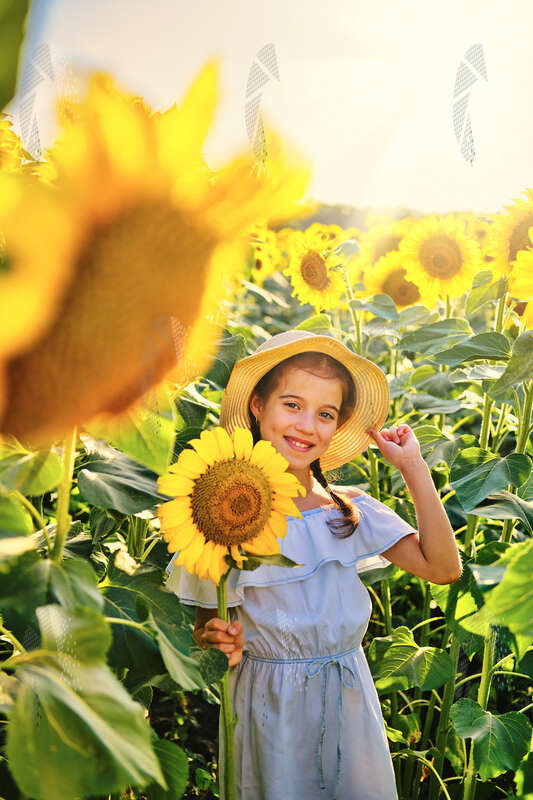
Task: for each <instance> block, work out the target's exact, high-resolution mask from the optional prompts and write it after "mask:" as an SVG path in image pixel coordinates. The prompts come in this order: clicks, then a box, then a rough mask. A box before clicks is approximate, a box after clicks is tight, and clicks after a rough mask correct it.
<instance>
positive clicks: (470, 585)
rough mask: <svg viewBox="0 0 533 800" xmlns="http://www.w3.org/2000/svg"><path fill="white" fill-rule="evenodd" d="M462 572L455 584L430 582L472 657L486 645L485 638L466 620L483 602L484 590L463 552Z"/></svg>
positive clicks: (441, 607) (456, 634) (448, 618)
mask: <svg viewBox="0 0 533 800" xmlns="http://www.w3.org/2000/svg"><path fill="white" fill-rule="evenodd" d="M461 560H462V562H463V564H462V574H461V577H460V578H459V579H458V580H457V581H455V582H454V583H452V584H436V583H430V584H429V590H430V592H431V596H432V598H433V599H434V600H435V602H436V603H437V605H438V606H439V608H440V609H441V611H442V613H443V614H444V616H445V618H446V623H447V625H448V626H449V627H450V629H451V631H452V632H453V634H454V636H455V637H456V638H457V639H459V641H460V642H461V645H462V646H463V649H464V650H465V651H466V652H467V654H468V655H469V656H470V657H471V656H472V654H473V653H475V652H477V651H479V650H482V649H483V639H482V638H481V636H480V635H474V634H479V632H478V631H477V630H476V631H473V632H472V631H470V629H469V628H467V626H466V623H468V622H469V620H470V619H471V618H472V616H474V615H475V614H476V612H477V611H478V609H480V608H481V607H482V606H483V602H484V600H483V593H482V591H481V589H480V588H479V587H478V585H477V584H476V581H475V580H474V577H473V574H472V568H473V567H472V564H471V562H470V561H468V560H467V558H466V556H465V555H464V553H462V552H461Z"/></svg>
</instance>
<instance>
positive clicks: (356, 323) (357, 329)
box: [342, 265, 362, 355]
mask: <svg viewBox="0 0 533 800" xmlns="http://www.w3.org/2000/svg"><path fill="white" fill-rule="evenodd" d="M342 271H343V274H344V281H345V283H346V293H347V295H348V306H349V308H350V314H351V317H352V323H353V330H354V334H355V347H356V352H357V353H359V355H362V353H361V320H360V318H359V314H356V312H355V309H354V307H353V306H352V302H353V300H355V297H354V293H353V291H352V284H351V283H350V277H349V275H348V270H347V268H346V265H343V267H342Z"/></svg>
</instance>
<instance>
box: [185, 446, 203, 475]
mask: <svg viewBox="0 0 533 800" xmlns="http://www.w3.org/2000/svg"><path fill="white" fill-rule="evenodd" d="M178 464H179V465H181V467H183V469H185V470H188V471H189V472H190V473H191V475H192V476H193V477H195V478H198V477H200V475H203V473H204V472H205V470H206V467H207V466H208V465H207V463H206V462H205V461H204V459H203V458H201V457H200V456H199V455H198V453H197V452H196V451H195V450H191V449H186V450H182V451H181V453H180V454H179V458H178Z"/></svg>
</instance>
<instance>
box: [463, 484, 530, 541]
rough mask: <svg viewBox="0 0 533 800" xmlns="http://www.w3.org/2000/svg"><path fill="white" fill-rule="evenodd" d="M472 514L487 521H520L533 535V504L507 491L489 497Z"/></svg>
mask: <svg viewBox="0 0 533 800" xmlns="http://www.w3.org/2000/svg"><path fill="white" fill-rule="evenodd" d="M470 513H472V514H477V515H478V516H479V517H484V518H485V519H519V520H521V521H522V522H523V523H524V525H525V526H526V528H527V529H528V530H529V532H530V533H533V503H530V502H529V501H527V500H522V498H521V497H519V496H518V495H516V494H512V493H511V492H507V491H505V490H502V491H501V492H494V493H493V494H491V495H489V497H487V498H486V499H485V500H483V502H481V503H479V504H478V505H477V506H476V507H475V508H473V509H472V511H471V512H470Z"/></svg>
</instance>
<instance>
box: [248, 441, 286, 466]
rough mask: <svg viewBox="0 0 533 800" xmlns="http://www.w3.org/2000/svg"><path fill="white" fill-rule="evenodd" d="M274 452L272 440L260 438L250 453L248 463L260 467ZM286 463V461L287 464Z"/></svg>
mask: <svg viewBox="0 0 533 800" xmlns="http://www.w3.org/2000/svg"><path fill="white" fill-rule="evenodd" d="M275 453H276V448H275V447H274V445H273V444H272V442H269V441H268V440H267V439H260V440H259V441H258V442H256V443H255V445H254V449H253V450H252V455H251V456H250V463H251V464H257V466H258V467H262V466H263V464H265V463H268V462H269V461H270V460H271V459H272V458H273V457H274V455H275ZM288 463H289V462H288V461H287V465H288Z"/></svg>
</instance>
